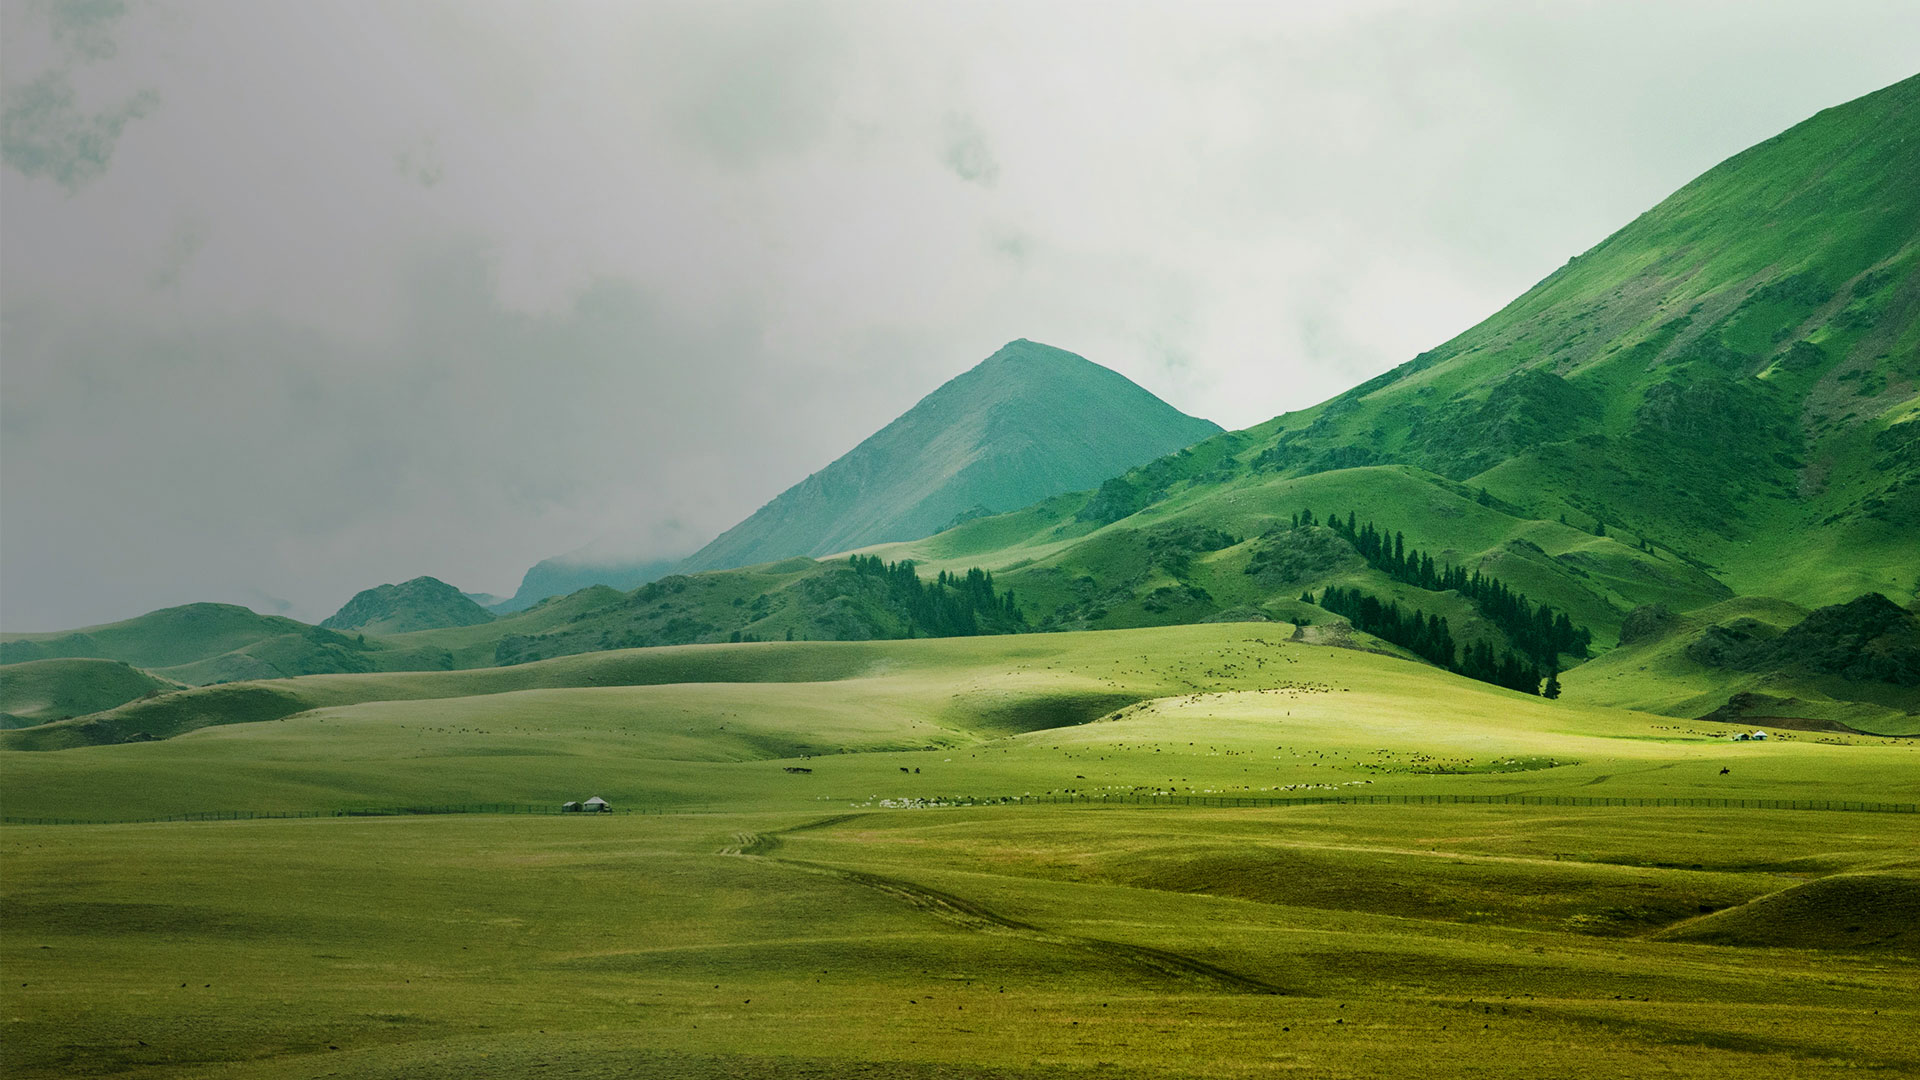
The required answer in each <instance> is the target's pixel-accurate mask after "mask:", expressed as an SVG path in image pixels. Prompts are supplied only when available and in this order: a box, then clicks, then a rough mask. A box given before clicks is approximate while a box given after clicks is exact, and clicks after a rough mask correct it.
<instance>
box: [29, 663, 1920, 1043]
mask: <svg viewBox="0 0 1920 1080" xmlns="http://www.w3.org/2000/svg"><path fill="white" fill-rule="evenodd" d="M749 661H751V662H749ZM769 676H774V677H777V678H779V679H780V680H781V681H775V682H753V681H730V680H737V679H740V678H753V677H762V678H764V677H769ZM509 678H511V679H513V680H517V682H514V683H512V684H507V683H506V682H505V680H507V679H509ZM263 685H264V684H263ZM268 689H270V690H271V692H272V694H274V695H276V696H275V697H273V698H272V699H270V700H269V699H266V698H264V697H262V696H261V695H260V694H257V693H255V692H254V691H252V690H248V689H247V688H245V687H240V688H238V689H235V688H211V689H209V690H205V691H182V692H180V693H179V694H176V695H170V696H168V697H163V698H161V699H159V701H160V702H162V703H164V704H165V705H166V707H167V709H168V710H169V711H168V713H167V714H166V715H167V716H170V717H174V718H185V719H186V720H191V719H192V718H193V717H195V716H202V717H213V718H214V719H212V720H207V721H206V722H208V723H212V724H213V725H214V726H204V727H199V728H193V727H191V726H185V727H182V728H181V729H179V730H180V733H179V734H176V735H173V736H172V737H170V738H161V739H157V740H153V741H140V742H130V743H121V744H117V745H94V746H75V747H73V748H70V749H43V750H30V749H12V750H5V751H0V770H3V771H4V776H5V780H6V783H5V807H4V809H5V812H6V814H7V815H8V816H9V817H11V818H13V819H15V820H17V819H19V818H22V817H33V816H54V817H62V818H94V819H108V818H119V819H122V820H123V821H124V820H125V819H134V818H144V817H158V816H165V815H168V814H180V813H193V812H204V811H235V810H257V811H262V812H275V813H319V814H332V813H335V812H338V811H342V810H352V809H356V808H365V807H380V806H385V807H394V806H409V805H411V806H422V805H429V804H447V803H490V802H511V803H527V804H533V805H537V806H541V807H547V808H551V807H554V806H557V805H558V803H559V802H560V801H561V800H563V799H584V798H585V797H587V796H588V795H593V794H598V795H602V796H604V797H606V798H608V799H610V800H612V801H613V803H614V805H615V806H616V808H618V809H621V810H640V811H656V812H653V813H632V814H621V813H615V814H604V815H564V816H562V815H547V816H531V815H518V816H509V815H489V814H464V815H443V816H391V817H337V816H325V817H314V818H304V819H282V820H244V821H218V822H193V823H148V824H137V823H121V824H89V825H66V826H39V825H20V824H11V825H7V826H5V827H4V828H0V862H3V863H4V867H5V874H4V875H3V876H0V920H3V923H4V927H5V933H4V935H0V966H3V967H4V971H5V973H6V979H5V980H4V987H0V1008H4V1015H5V1017H6V1021H7V1027H6V1038H5V1047H6V1048H5V1051H4V1054H5V1057H4V1064H5V1072H6V1074H7V1075H8V1076H20V1077H54V1076H76V1075H85V1076H124V1077H142V1078H145V1077H151V1078H166V1080H173V1078H186V1077H207V1076H212V1077H234V1078H262V1080H264V1078H280V1077H313V1076H341V1077H394V1078H399V1077H427V1078H432V1077H456V1076H457V1077H468V1076H542V1077H562V1076H565V1077H575V1078H584V1080H591V1078H609V1080H611V1078H625V1077H680V1076H685V1077H695V1078H701V1077H750V1078H752V1077H767V1078H772V1077H793V1076H798V1077H809V1076H811V1077H823V1078H824V1077H907V1078H926V1080H975V1078H978V1080H986V1078H998V1080H1055V1078H1074V1080H1079V1078H1091V1077H1113V1076H1129V1077H1133V1076H1140V1077H1252V1076H1267V1075H1272V1074H1275V1073H1282V1072H1292V1071H1298V1072H1302V1073H1304V1074H1307V1075H1314V1076H1328V1077H1388V1076H1393V1077H1400V1076H1476V1077H1516V1078H1519V1077H1528V1078H1531V1077H1541V1076H1608V1077H1672V1076H1742V1077H1788V1076H1794V1077H1798V1076H1806V1075H1809V1074H1817V1073H1820V1072H1823V1071H1826V1070H1836V1071H1837V1070H1841V1069H1845V1070H1849V1071H1858V1070H1860V1069H1868V1070H1875V1071H1877V1072H1879V1073H1880V1074H1883V1075H1913V1074H1915V1073H1916V1072H1917V1071H1920V1036H1916V1035H1915V1032H1916V1031H1920V1002H1916V999H1915V998H1914V995H1913V994H1912V988H1913V986H1914V985H1916V983H1920V856H1917V855H1916V854H1915V852H1917V851H1920V814H1916V813H1911V812H1907V813H1895V812H1860V811H1857V810H1856V811H1854V812H1839V811H1825V810H1806V809H1802V810H1775V809H1755V808H1753V805H1752V804H1753V803H1754V802H1756V801H1758V800H1790V801H1796V802H1801V803H1803V804H1804V803H1806V802H1809V801H1828V800H1833V801H1839V802H1842V803H1845V804H1848V805H1851V806H1856V807H1857V806H1860V805H1861V804H1869V803H1870V804H1875V805H1883V806H1892V807H1911V806H1912V805H1913V804H1915V803H1920V768H1917V767H1916V766H1917V765H1920V758H1916V754H1920V747H1916V746H1915V745H1914V742H1913V740H1909V739H1882V738H1872V737H1867V736H1848V735H1827V734H1817V733H1810V732H1798V733H1795V732H1787V733H1777V737H1776V738H1774V739H1772V740H1769V741H1767V742H1764V743H1735V742H1732V741H1730V740H1729V739H1728V738H1727V735H1728V733H1729V731H1730V730H1731V729H1728V728H1726V727H1724V726H1723V725H1713V724H1701V723H1698V722H1689V721H1676V720H1673V719H1671V718H1667V717H1659V716H1652V715H1649V714H1644V713H1632V712H1626V711H1622V710H1615V709H1604V708H1598V707H1593V706H1585V705H1580V704H1577V703H1572V702H1548V701H1542V700H1540V699H1538V698H1531V697H1528V696H1525V695H1520V694H1515V693H1512V692H1509V691H1503V690H1498V689H1495V688H1492V687H1488V686H1486V685H1484V684H1479V683H1471V682H1468V681H1466V680H1462V679H1458V678H1456V677H1454V676H1451V675H1447V674H1445V673H1443V672H1439V671H1436V670H1434V669H1432V668H1429V667H1425V666H1422V665H1419V664H1414V663H1410V662H1407V661H1403V660H1397V659H1393V658H1389V657H1384V656H1378V655H1374V654H1370V653H1365V652H1359V651H1354V650H1349V649H1333V648H1322V647H1316V646H1311V645H1304V644H1300V643H1297V642H1291V641H1289V640H1287V631H1286V629H1284V628H1278V627H1249V626H1245V625H1240V626H1221V625H1214V626H1199V627H1181V628H1168V629H1161V630H1153V631H1127V632H1116V633H1100V634H1060V635H1046V636H1033V637H1017V638H1003V639H952V640H947V641H917V642H914V641H908V642H874V643H846V644H841V645H832V646H828V645H822V644H813V645H793V646H788V645H782V644H772V645H752V646H732V647H728V646H720V647H698V648H693V649H687V650H640V651H638V652H634V653H614V654H603V655H599V656H595V657H590V658H586V657H583V658H570V659H567V660H564V661H552V662H549V663H548V664H546V665H528V666H526V667H525V668H520V669H512V670H510V671H504V672H494V673H462V672H451V673H445V674H444V675H433V674H427V675H408V676H405V677H396V676H324V677H316V678H314V679H312V680H305V679H302V680H286V681H282V682H279V683H275V684H271V686H270V687H268ZM245 695H253V696H245ZM235 700H239V701H240V702H241V704H243V705H245V707H246V708H247V709H253V710H256V711H255V712H250V713H247V714H245V715H246V716H247V717H249V718H251V719H250V722H224V723H223V722H219V720H218V717H219V716H220V715H222V714H219V712H218V710H219V708H221V707H223V706H222V702H232V701H235ZM263 701H264V702H265V705H263V704H261V702H263ZM196 702H200V703H203V704H200V705H196V704H195V703H196ZM276 702H277V703H278V704H275V703H276ZM268 705H271V706H273V707H274V708H276V709H280V710H281V712H280V713H279V714H275V713H273V712H259V711H257V710H260V709H264V708H266V706H268ZM195 709H199V710H201V711H200V712H198V713H196V712H195V711H194V710H195ZM142 715H144V714H141V713H138V712H134V713H128V714H126V716H127V717H130V718H131V719H126V720H125V722H126V723H133V722H136V721H139V717H140V716H142ZM235 715H238V714H235ZM139 722H144V721H139ZM47 745H51V744H47ZM1156 793H1157V794H1158V795H1159V797H1161V798H1162V799H1165V798H1166V796H1167V795H1174V796H1178V797H1180V798H1181V799H1190V798H1198V799H1207V798H1212V799H1216V800H1217V799H1256V798H1284V797H1303V796H1318V795H1340V794H1345V795H1398V796H1441V797H1454V796H1474V797H1487V796H1496V797H1501V798H1505V799H1509V800H1516V799H1535V800H1543V801H1544V800H1554V799H1559V800H1566V799H1572V798H1579V799H1602V800H1609V799H1610V800H1614V803H1615V804H1614V805H1602V806H1572V805H1564V804H1562V805H1539V804H1515V803H1513V802H1508V803H1505V804H1500V805H1485V804H1483V805H1434V804H1426V805H1420V804H1414V805H1406V804H1400V805H1352V804H1347V805H1322V806H1290V807H1264V808H1260V807H1241V808H1233V807H1218V806H1215V807H1207V806H1196V805H1192V804H1191V803H1188V804H1184V805H1159V806H1153V805H1137V804H1134V803H1132V802H1111V803H1106V804H1102V803H1101V802H1099V801H1098V800H1101V799H1112V800H1120V799H1129V800H1130V799H1133V798H1136V797H1144V798H1148V799H1151V798H1153V797H1155V795H1156ZM1009 796H1011V797H1019V796H1029V797H1030V801H1029V802H1028V803H1027V804H1025V805H1021V804H1013V805H993V806H965V805H960V806H956V805H951V804H953V803H956V802H959V803H964V802H968V801H984V800H992V799H999V798H1004V797H1009ZM1033 797H1037V798H1033ZM1063 798H1071V799H1075V800H1081V801H1076V802H1073V803H1071V804H1067V805H1061V804H1058V803H1057V802H1049V801H1047V800H1059V799H1063ZM1089 799H1091V800H1095V801H1093V802H1092V803H1089V802H1088V801H1084V800H1089ZM1679 799H1718V800H1729V801H1730V805H1727V806H1715V807H1697V806H1674V805H1663V806H1647V805H1626V804H1628V803H1635V802H1637V801H1641V800H1668V801H1671V800H1679ZM1742 800H1745V801H1746V802H1747V803H1748V804H1749V805H1748V806H1747V807H1744V808H1743V807H1741V806H1739V805H1738V804H1739V803H1740V802H1741V801H1742Z"/></svg>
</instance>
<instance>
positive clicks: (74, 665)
mask: <svg viewBox="0 0 1920 1080" xmlns="http://www.w3.org/2000/svg"><path fill="white" fill-rule="evenodd" d="M175 689H178V686H177V684H175V683H172V682H168V681H167V680H165V679H156V678H154V677H153V676H152V675H149V674H147V673H146V672H144V671H141V670H139V669H137V668H134V667H130V666H128V665H126V664H122V663H119V662H118V661H114V660H29V661H26V662H25V663H20V664H7V665H5V666H0V727H5V728H18V727H31V726H33V725H36V724H46V723H51V722H53V721H56V720H65V719H68V718H70V717H75V716H86V715H87V714H89V713H96V712H100V711H101V710H103V709H111V708H113V707H115V706H117V705H124V704H126V703H127V702H129V701H133V700H135V699H136V698H140V697H143V696H146V695H149V694H158V693H162V692H164V691H168V690H175Z"/></svg>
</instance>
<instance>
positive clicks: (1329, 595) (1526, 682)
mask: <svg viewBox="0 0 1920 1080" xmlns="http://www.w3.org/2000/svg"><path fill="white" fill-rule="evenodd" d="M1300 599H1301V600H1304V601H1306V602H1307V603H1310V604H1318V605H1319V606H1321V607H1323V608H1326V609H1327V610H1328V611H1331V612H1333V613H1334V614H1336V615H1345V616H1346V617H1347V621H1348V622H1351V623H1352V624H1353V625H1354V628H1355V629H1357V630H1362V631H1365V632H1366V633H1369V634H1372V635H1373V636H1374V637H1377V638H1380V639H1382V640H1385V641H1391V642H1393V643H1394V644H1395V645H1399V646H1401V647H1402V648H1406V649H1411V650H1412V651H1413V652H1415V653H1417V654H1419V655H1420V656H1423V657H1425V658H1426V659H1428V660H1431V661H1433V662H1434V663H1435V664H1438V665H1440V666H1441V667H1443V668H1446V669H1447V670H1448V671H1452V672H1456V673H1458V674H1461V675H1465V676H1466V677H1467V678H1469V679H1478V680H1480V681H1481V682H1488V683H1492V684H1494V685H1495V686H1504V687H1506V688H1507V689H1509V690H1519V691H1521V692H1522V693H1527V694H1537V693H1539V692H1540V668H1539V667H1538V666H1536V665H1535V663H1534V662H1533V661H1532V660H1531V659H1529V658H1527V657H1525V656H1522V655H1520V654H1519V653H1516V652H1514V651H1513V650H1511V649H1501V650H1499V651H1498V652H1496V651H1495V649H1494V647H1493V646H1491V645H1488V644H1486V643H1485V642H1473V643H1470V644H1468V645H1467V647H1466V649H1465V650H1464V651H1462V652H1461V653H1460V656H1459V659H1458V660H1457V661H1456V660H1455V659H1454V648H1455V646H1454V641H1453V634H1452V633H1451V632H1450V631H1449V630H1448V628H1447V620H1446V619H1445V618H1444V617H1442V616H1438V615H1427V614H1425V613H1423V612H1420V611H1406V610H1403V609H1402V608H1401V607H1400V604H1399V602H1398V601H1395V600H1388V601H1386V602H1385V603H1382V602H1381V601H1380V600H1379V599H1378V598H1377V597H1373V596H1369V595H1367V594H1366V593H1364V592H1361V591H1360V590H1359V589H1343V588H1341V587H1340V586H1338V585H1329V586H1327V587H1326V589H1325V590H1323V591H1322V592H1321V594H1320V599H1318V600H1315V599H1314V598H1313V594H1312V593H1311V592H1309V593H1304V594H1302V595H1301V597H1300ZM1553 685H1554V687H1555V689H1556V691H1557V690H1558V686H1559V683H1558V680H1557V677H1556V678H1555V681H1554V683H1553Z"/></svg>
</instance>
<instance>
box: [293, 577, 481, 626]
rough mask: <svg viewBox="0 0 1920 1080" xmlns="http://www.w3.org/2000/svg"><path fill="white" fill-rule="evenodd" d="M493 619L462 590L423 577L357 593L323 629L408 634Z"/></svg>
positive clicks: (435, 579) (329, 619) (324, 622)
mask: <svg viewBox="0 0 1920 1080" xmlns="http://www.w3.org/2000/svg"><path fill="white" fill-rule="evenodd" d="M492 620H493V614H492V613H491V612H489V611H488V610H487V609H486V608H483V607H481V606H480V605H479V604H477V603H475V602H474V601H473V600H472V599H470V598H469V597H468V596H467V595H466V594H465V593H463V592H461V591H460V590H459V589H456V588H454V587H453V586H451V585H449V584H447V583H446V582H444V581H441V580H440V579H439V578H433V577H426V576H421V577H417V578H414V579H413V580H411V581H405V582H402V583H400V584H398V585H378V586H375V587H374V588H371V589H366V590H364V591H362V592H359V593H356V594H354V597H353V599H351V600H349V601H347V603H346V605H345V606H343V607H342V608H341V609H340V610H339V611H337V612H335V613H334V614H333V615H332V616H330V617H328V618H327V619H325V620H323V621H322V622H321V623H320V626H321V627H322V628H323V629H327V630H364V631H366V632H367V633H370V634H405V633H408V632H410V631H414V630H436V629H439V628H441V627H447V626H473V625H475V624H476V623H484V622H491V621H492Z"/></svg>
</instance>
